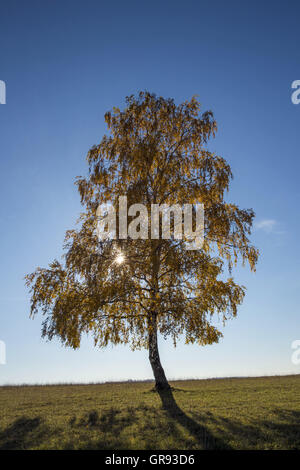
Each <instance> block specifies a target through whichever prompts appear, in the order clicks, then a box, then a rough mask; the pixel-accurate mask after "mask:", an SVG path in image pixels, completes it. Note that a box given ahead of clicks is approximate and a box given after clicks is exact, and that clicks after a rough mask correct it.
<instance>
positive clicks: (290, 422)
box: [192, 409, 300, 450]
mask: <svg viewBox="0 0 300 470" xmlns="http://www.w3.org/2000/svg"><path fill="white" fill-rule="evenodd" d="M268 414H269V416H268V418H266V419H261V420H259V421H258V420H256V419H251V418H250V417H249V418H248V421H249V422H247V423H246V424H245V423H242V422H241V421H240V420H238V419H235V418H227V417H222V416H215V415H212V413H209V412H206V413H205V412H202V413H197V412H194V413H192V416H193V418H194V419H195V420H197V421H201V422H202V423H204V424H209V423H210V424H213V425H214V426H215V427H217V428H218V434H220V435H221V436H222V437H223V438H224V439H226V440H228V441H231V442H235V445H234V448H235V449H237V448H238V449H243V450H251V449H252V450H255V449H265V450H271V449H281V450H300V411H297V410H285V409H273V410H270V411H269V413H268Z"/></svg>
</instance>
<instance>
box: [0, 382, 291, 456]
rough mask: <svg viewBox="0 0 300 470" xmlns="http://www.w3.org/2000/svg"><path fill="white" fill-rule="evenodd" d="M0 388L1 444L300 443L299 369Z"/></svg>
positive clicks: (180, 446) (256, 446)
mask: <svg viewBox="0 0 300 470" xmlns="http://www.w3.org/2000/svg"><path fill="white" fill-rule="evenodd" d="M171 385H172V387H173V396H174V399H175V401H174V400H173V398H172V396H171V395H169V396H167V397H162V398H163V404H162V401H161V397H160V396H159V395H158V394H157V393H156V392H154V391H153V384H152V383H151V382H126V383H107V384H99V385H48V386H47V385H46V386H19V387H11V386H9V387H0V409H1V417H0V449H114V450H118V449H151V450H152V449H155V450H158V449H192V450H194V449H298V450H299V449H300V375H294V376H286V377H261V378H233V379H212V380H189V381H178V382H172V383H171Z"/></svg>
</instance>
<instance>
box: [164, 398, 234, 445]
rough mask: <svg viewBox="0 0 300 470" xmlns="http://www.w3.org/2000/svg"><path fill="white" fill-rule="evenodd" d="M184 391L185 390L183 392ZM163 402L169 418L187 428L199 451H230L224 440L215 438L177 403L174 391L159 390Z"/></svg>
mask: <svg viewBox="0 0 300 470" xmlns="http://www.w3.org/2000/svg"><path fill="white" fill-rule="evenodd" d="M182 391H183V390H182ZM158 394H159V396H160V399H161V401H162V407H163V409H164V410H165V411H166V412H167V414H168V416H169V418H171V419H172V420H174V422H177V423H179V424H180V425H181V426H183V427H184V428H186V430H187V431H189V433H190V434H191V435H192V436H193V438H194V439H195V441H196V443H197V446H199V449H205V450H214V449H219V450H221V449H222V450H230V449H231V447H230V446H229V444H228V443H226V442H225V441H224V440H222V439H220V438H219V437H215V436H214V435H213V434H212V433H211V432H210V431H209V430H208V428H207V427H205V426H204V425H203V424H202V423H201V424H199V423H198V422H197V421H195V420H194V419H193V418H191V417H190V416H188V415H187V414H186V413H185V412H184V411H183V410H182V409H181V408H180V407H179V406H178V405H177V403H176V401H175V398H174V396H173V393H172V389H169V390H158Z"/></svg>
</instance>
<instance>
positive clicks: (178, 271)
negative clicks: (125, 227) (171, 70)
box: [26, 92, 258, 379]
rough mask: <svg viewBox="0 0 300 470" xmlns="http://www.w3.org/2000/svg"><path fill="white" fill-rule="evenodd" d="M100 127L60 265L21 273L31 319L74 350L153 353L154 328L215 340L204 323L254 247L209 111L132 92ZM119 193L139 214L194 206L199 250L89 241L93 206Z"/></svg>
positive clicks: (221, 313) (236, 300) (167, 242)
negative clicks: (86, 340)
mask: <svg viewBox="0 0 300 470" xmlns="http://www.w3.org/2000/svg"><path fill="white" fill-rule="evenodd" d="M105 121H106V124H107V127H108V131H109V135H105V136H104V137H103V138H102V140H101V142H100V143H99V144H98V145H95V146H93V147H92V148H91V149H90V151H89V152H88V155H87V162H88V166H89V173H88V176H87V177H85V178H84V177H79V178H77V180H76V184H77V187H78V190H79V193H80V197H81V202H82V205H83V212H82V214H81V215H80V221H79V226H78V228H77V229H76V230H70V231H68V232H67V233H66V237H65V244H64V249H65V254H64V259H63V260H62V261H61V262H60V261H58V260H54V261H53V262H52V263H51V264H50V265H49V267H48V268H37V269H36V271H35V272H34V273H32V274H29V275H27V276H26V278H27V284H28V286H30V288H31V294H32V297H31V314H32V315H35V314H36V313H37V312H38V311H39V310H41V311H42V313H43V314H44V322H43V329H42V334H43V336H45V337H47V338H49V339H52V338H53V337H54V336H58V337H59V338H60V339H61V341H62V342H63V343H64V344H65V345H67V346H71V347H73V348H78V347H79V345H80V340H81V337H82V334H83V333H92V335H93V337H94V340H95V344H96V345H98V346H100V347H102V346H106V345H107V344H108V343H109V342H111V343H113V344H118V343H125V344H127V343H128V344H130V345H131V347H132V348H141V347H146V348H149V350H150V349H151V344H152V347H153V348H154V349H157V332H159V333H161V334H162V335H163V336H164V337H168V336H169V337H171V338H172V339H173V341H174V343H175V344H176V340H177V339H178V338H179V336H181V335H183V336H184V338H185V341H186V343H194V342H196V343H198V344H200V345H205V344H211V343H214V342H217V341H218V340H219V338H220V337H221V336H222V332H221V331H220V329H218V328H217V327H216V322H215V321H214V318H216V316H218V317H219V318H221V320H222V321H223V322H225V321H226V320H228V319H229V318H231V317H234V316H236V314H237V308H238V306H239V305H240V304H241V302H242V300H243V297H244V294H245V288H244V287H243V286H240V285H239V284H237V283H236V282H235V281H234V279H233V277H232V268H233V266H234V265H235V264H236V263H237V262H238V261H239V260H241V262H242V263H243V264H245V263H246V262H247V263H248V264H249V266H250V269H251V270H254V269H255V265H256V263H257V259H258V251H257V249H256V248H255V247H254V246H252V244H251V242H250V240H249V236H250V234H251V227H252V223H253V218H254V212H253V210H252V209H240V208H239V207H238V206H237V205H236V204H233V203H230V202H226V199H225V196H226V193H227V190H228V189H229V185H230V181H231V179H232V172H231V168H230V166H229V164H228V163H227V162H226V160H225V159H224V158H222V157H220V156H218V155H215V154H213V153H211V152H210V151H209V150H208V141H209V139H210V138H211V137H213V136H214V135H215V133H216V130H217V125H216V121H215V119H214V116H213V113H212V112H211V111H207V112H203V113H201V112H200V104H199V102H198V100H197V98H195V97H193V98H192V99H191V100H189V101H186V102H184V103H182V104H179V105H176V104H175V102H174V100H173V99H165V98H163V97H157V96H156V95H154V94H151V93H149V92H141V93H139V94H138V95H137V96H133V95H132V96H129V97H127V98H126V107H125V109H124V110H123V111H121V110H119V109H117V108H113V111H112V112H108V113H106V114H105ZM124 195H126V196H127V199H128V205H131V204H134V203H142V204H144V205H145V206H146V207H147V208H148V209H149V213H150V211H151V204H169V205H173V204H179V205H180V206H182V205H183V204H185V203H191V204H195V203H202V204H203V205H204V208H205V219H204V220H205V223H204V235H205V238H204V244H203V246H202V248H201V249H200V250H193V251H189V250H186V249H185V241H184V240H175V239H174V237H171V238H170V239H162V238H159V239H155V240H153V239H147V240H144V239H137V240H132V239H130V238H129V237H128V238H127V239H125V240H124V239H120V237H118V236H117V238H116V240H99V238H98V237H97V233H96V226H97V207H98V205H99V204H101V203H108V202H109V203H111V204H112V205H113V206H114V207H115V210H116V213H117V214H118V198H119V197H120V196H124ZM129 219H130V217H129ZM120 261H121V262H120ZM156 357H158V359H159V356H158V350H157V351H156ZM152 360H153V361H154V356H153V355H152ZM150 361H151V354H150ZM151 365H152V367H153V363H152V362H151ZM154 372H155V371H154ZM156 379H157V377H156Z"/></svg>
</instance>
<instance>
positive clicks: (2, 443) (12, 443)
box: [0, 416, 51, 450]
mask: <svg viewBox="0 0 300 470" xmlns="http://www.w3.org/2000/svg"><path fill="white" fill-rule="evenodd" d="M50 434H51V432H50V430H49V428H48V427H47V426H46V425H45V423H44V422H43V420H42V419H41V418H40V417H36V418H27V417H24V416H23V417H21V418H18V419H16V420H15V421H14V422H13V423H12V424H11V425H10V426H8V427H7V428H6V429H5V430H4V431H2V432H0V450H20V449H29V448H32V447H36V446H38V445H39V444H40V443H41V442H43V441H44V440H45V439H46V438H47V437H49V436H50Z"/></svg>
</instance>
